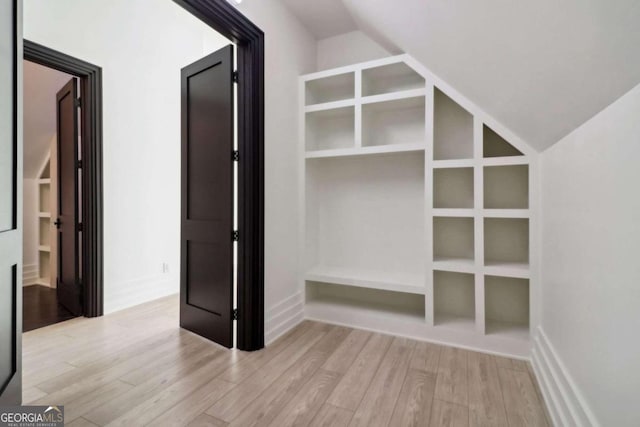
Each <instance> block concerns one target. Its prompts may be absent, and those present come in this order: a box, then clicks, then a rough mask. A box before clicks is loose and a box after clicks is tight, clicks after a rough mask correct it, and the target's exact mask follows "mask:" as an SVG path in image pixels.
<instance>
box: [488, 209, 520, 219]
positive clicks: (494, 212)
mask: <svg viewBox="0 0 640 427" xmlns="http://www.w3.org/2000/svg"><path fill="white" fill-rule="evenodd" d="M482 215H483V216H484V217H485V218H530V217H531V211H529V209H483V210H482Z"/></svg>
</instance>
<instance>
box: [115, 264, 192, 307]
mask: <svg viewBox="0 0 640 427" xmlns="http://www.w3.org/2000/svg"><path fill="white" fill-rule="evenodd" d="M178 292H180V282H179V279H178V277H176V276H175V275H162V274H161V275H158V276H153V277H143V278H140V279H135V280H130V281H127V282H121V283H118V284H116V285H110V284H109V282H105V289H104V295H105V300H104V312H105V314H110V313H113V312H116V311H120V310H124V309H126V308H129V307H133V306H136V305H140V304H144V303H145V302H149V301H153V300H156V299H158V298H162V297H166V296H169V295H173V294H176V293H178Z"/></svg>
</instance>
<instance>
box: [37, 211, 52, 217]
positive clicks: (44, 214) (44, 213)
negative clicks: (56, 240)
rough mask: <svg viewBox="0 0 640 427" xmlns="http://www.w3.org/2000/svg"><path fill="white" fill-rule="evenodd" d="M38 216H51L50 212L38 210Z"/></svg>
mask: <svg viewBox="0 0 640 427" xmlns="http://www.w3.org/2000/svg"><path fill="white" fill-rule="evenodd" d="M38 216H39V217H40V218H51V212H40V213H38Z"/></svg>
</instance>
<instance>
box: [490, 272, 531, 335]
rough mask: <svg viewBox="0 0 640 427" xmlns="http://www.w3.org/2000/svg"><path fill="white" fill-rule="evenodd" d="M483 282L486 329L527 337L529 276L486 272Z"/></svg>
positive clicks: (495, 332)
mask: <svg viewBox="0 0 640 427" xmlns="http://www.w3.org/2000/svg"><path fill="white" fill-rule="evenodd" d="M484 283H485V285H484V286H485V292H484V295H485V324H486V327H485V329H486V333H487V334H500V335H505V336H510V337H512V338H521V339H528V335H529V311H530V310H529V280H527V279H518V278H512V277H500V276H485V278H484Z"/></svg>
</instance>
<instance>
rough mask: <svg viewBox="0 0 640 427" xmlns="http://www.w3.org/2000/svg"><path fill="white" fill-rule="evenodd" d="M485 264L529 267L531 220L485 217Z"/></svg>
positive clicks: (490, 265) (489, 265)
mask: <svg viewBox="0 0 640 427" xmlns="http://www.w3.org/2000/svg"><path fill="white" fill-rule="evenodd" d="M484 264H485V266H488V267H502V266H504V267H517V268H525V269H526V268H528V265H529V220H528V219H526V218H485V219H484Z"/></svg>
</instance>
